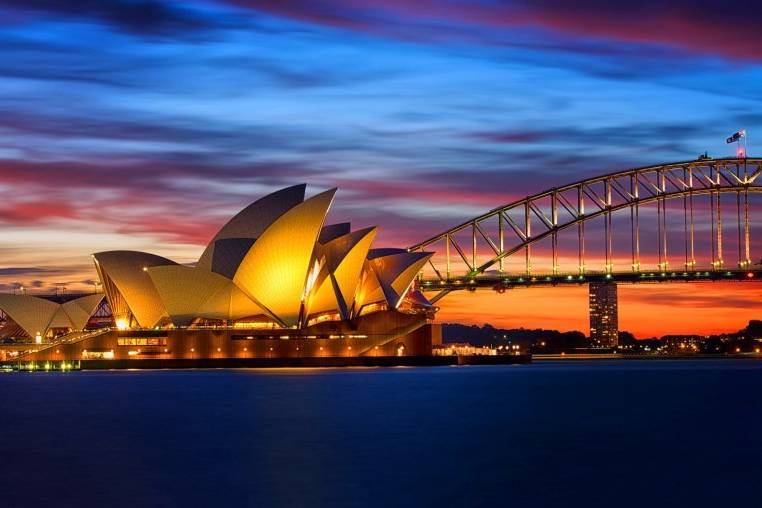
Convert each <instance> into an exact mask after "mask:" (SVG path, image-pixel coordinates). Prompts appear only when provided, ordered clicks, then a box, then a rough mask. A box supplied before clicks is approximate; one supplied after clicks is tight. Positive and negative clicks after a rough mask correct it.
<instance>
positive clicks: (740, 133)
mask: <svg viewBox="0 0 762 508" xmlns="http://www.w3.org/2000/svg"><path fill="white" fill-rule="evenodd" d="M745 137H746V129H741V130H740V131H738V132H735V133H733V135H732V136H730V137H729V138H728V139H726V140H725V142H726V143H733V142H735V141H738V140H739V139H741V138H745Z"/></svg>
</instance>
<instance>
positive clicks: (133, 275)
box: [0, 184, 430, 329]
mask: <svg viewBox="0 0 762 508" xmlns="http://www.w3.org/2000/svg"><path fill="white" fill-rule="evenodd" d="M305 189H306V185H303V184H302V185H295V186H292V187H288V188H285V189H282V190H279V191H277V192H274V193H272V194H269V195H267V196H265V197H262V198H261V199H259V200H257V201H255V202H254V203H252V204H251V205H249V206H247V207H246V208H244V209H243V210H242V211H241V212H239V213H238V214H237V215H235V216H234V217H233V218H231V219H230V220H229V221H228V222H227V223H226V224H225V225H224V226H222V228H221V229H220V230H219V231H218V232H217V234H215V235H214V237H213V238H212V239H211V241H210V242H209V244H208V245H207V246H206V248H205V249H204V250H203V253H202V254H201V257H200V258H199V259H198V262H197V263H196V264H195V266H188V265H181V264H178V263H176V262H174V261H172V260H169V259H166V258H163V257H161V256H157V255H154V254H149V253H145V252H135V251H110V252H99V253H96V254H94V255H93V258H94V261H95V267H96V271H97V273H98V276H99V277H100V279H101V282H102V284H103V290H104V293H105V296H106V298H107V300H108V303H109V305H110V307H111V310H112V313H113V316H114V320H115V323H116V326H117V328H122V329H123V328H155V327H167V326H169V327H193V326H209V325H214V326H217V325H220V326H238V325H241V326H251V327H269V328H306V327H308V326H310V325H311V324H314V323H315V322H316V321H323V320H352V319H356V318H358V317H360V316H363V315H366V314H369V313H373V312H376V311H379V310H395V309H398V308H400V305H401V303H402V301H403V300H404V299H405V298H406V297H407V296H411V292H412V291H414V288H413V286H414V284H413V283H414V280H415V277H416V275H417V274H418V273H419V272H420V270H421V268H422V267H423V265H424V263H426V262H427V261H428V259H429V257H430V254H428V253H410V252H407V251H406V250H404V249H372V246H373V242H374V240H375V238H376V233H377V229H376V228H375V227H368V228H363V229H359V230H356V231H352V230H351V228H350V224H349V223H341V224H330V225H326V224H325V220H326V215H327V214H328V211H329V209H330V207H331V204H332V202H333V199H334V195H335V193H336V189H330V190H326V191H324V192H320V193H318V194H316V195H314V196H312V197H309V198H307V199H305ZM3 296H5V297H6V298H5V299H4V300H3V299H0V309H4V310H5V307H4V306H7V307H8V310H5V312H6V313H7V314H8V315H13V314H16V315H18V316H19V318H18V320H20V321H19V322H24V323H25V324H24V325H22V326H25V327H27V328H30V327H31V328H30V329H32V328H34V329H36V327H43V322H44V321H45V320H46V319H47V322H46V323H44V324H46V325H50V323H51V322H53V321H56V320H57V319H59V318H58V317H56V316H57V314H56V313H59V310H57V309H54V308H53V307H51V306H50V305H47V304H46V303H41V302H37V301H34V302H33V303H34V304H32V301H31V300H28V301H27V303H24V302H22V301H21V300H18V301H16V300H14V301H13V302H11V301H10V300H12V298H10V297H12V296H14V295H3ZM414 296H415V297H414V298H413V297H411V298H410V299H409V301H410V302H415V304H416V305H418V306H420V305H421V304H423V305H426V303H427V302H426V300H425V298H423V296H422V295H419V294H417V293H416V294H415V295H414ZM48 303H50V304H51V305H55V304H53V303H52V302H48ZM19 308H23V309H25V310H24V311H23V312H19V310H18V309H19ZM66 310H67V309H64V311H66ZM61 312H63V311H61ZM68 312H69V313H68V314H67V316H70V317H71V315H73V314H77V313H76V311H75V310H74V309H73V308H70V309H68ZM27 315H29V316H30V317H29V318H27ZM83 315H84V314H82V315H77V317H76V319H78V321H77V322H76V323H74V322H73V321H72V322H71V324H72V328H81V327H82V326H84V324H82V323H81V321H82V316H83ZM31 316H35V317H34V319H32V317H31ZM27 319H28V321H27ZM60 319H61V322H62V323H63V318H62V317H61V318H60ZM54 324H56V323H54ZM48 327H50V326H48Z"/></svg>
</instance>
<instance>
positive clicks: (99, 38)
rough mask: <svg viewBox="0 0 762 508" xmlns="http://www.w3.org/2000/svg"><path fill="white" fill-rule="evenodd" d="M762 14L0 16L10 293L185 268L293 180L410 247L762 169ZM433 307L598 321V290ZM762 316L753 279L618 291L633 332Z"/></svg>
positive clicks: (3, 6) (335, 11)
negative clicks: (142, 269) (134, 264)
mask: <svg viewBox="0 0 762 508" xmlns="http://www.w3.org/2000/svg"><path fill="white" fill-rule="evenodd" d="M756 21H762V5H761V4H759V3H758V2H752V1H736V2H732V3H728V2H687V1H671V2H663V1H656V0H641V1H637V2H636V1H632V2H626V1H625V2H616V3H611V2H604V1H596V0H580V1H576V2H564V1H542V0H541V1H532V2H528V1H527V2H509V1H499V0H481V1H476V0H471V1H468V2H467V1H465V0H417V1H414V2H413V1H407V0H385V1H377V2H376V1H374V2H371V1H365V0H299V1H255V0H230V1H211V0H209V1H189V0H188V1H183V2H158V1H152V0H135V1H129V0H115V1H111V2H100V1H97V0H79V1H68V2H56V1H53V0H10V1H0V90H2V93H0V234H2V242H0V290H2V291H12V290H13V288H14V287H17V286H18V285H24V286H25V287H28V288H32V289H31V291H37V292H45V291H47V292H50V291H51V290H52V289H51V288H53V287H54V285H55V284H56V283H66V285H67V287H68V288H69V289H70V290H76V289H88V288H89V289H92V282H91V281H92V280H93V279H94V278H95V273H94V270H93V269H92V263H91V260H90V257H89V255H90V254H91V253H92V252H98V251H103V250H112V249H131V250H145V251H149V252H153V253H156V254H160V255H163V256H167V257H170V258H172V259H174V260H176V261H179V262H183V263H187V262H193V261H195V259H197V257H198V255H199V254H200V253H201V251H202V249H203V247H204V245H205V244H206V242H207V241H208V240H209V239H211V237H212V236H213V235H214V233H215V232H216V230H217V229H218V228H219V226H221V225H222V223H224V222H225V220H227V218H228V217H230V216H231V215H232V214H234V213H235V212H237V211H238V210H240V209H241V208H243V207H244V206H245V205H247V204H248V203H250V202H251V201H253V200H254V199H256V198H258V197H260V196H261V195H263V194H266V193H268V192H270V191H273V190H276V189H278V188H280V187H284V186H287V185H291V184H295V183H301V182H306V183H308V184H309V187H308V193H310V194H314V193H316V192H318V191H320V190H323V189H326V188H329V187H334V186H336V187H339V192H338V194H337V197H336V201H335V203H334V207H333V210H332V212H331V219H332V221H339V220H352V222H353V224H354V225H355V226H356V227H364V226H369V225H378V226H380V233H379V237H378V239H377V241H376V245H377V246H384V245H389V246H401V247H406V246H409V245H412V244H414V243H417V242H418V241H421V240H424V239H426V238H428V237H430V236H433V235H435V234H437V233H439V232H441V231H444V230H446V229H447V228H449V227H451V226H454V225H456V224H458V223H460V222H463V221H464V220H467V219H469V218H470V217H473V216H474V215H476V214H479V213H481V212H484V211H486V210H488V209H491V208H494V207H496V206H499V205H503V204H506V203H509V202H510V201H512V200H514V199H517V198H520V197H523V196H525V195H527V194H531V193H534V192H538V191H541V190H544V189H546V188H549V187H553V186H556V185H560V184H563V183H568V182H571V181H575V180H578V179H581V178H584V177H588V176H594V175H597V174H600V173H606V172H611V171H616V170H619V169H625V168H628V167H633V166H643V165H648V164H658V163H663V162H669V161H681V160H689V159H694V158H695V157H696V156H697V155H698V154H699V153H703V152H704V151H705V150H708V151H709V153H710V155H714V156H717V157H720V156H729V155H732V153H733V150H732V147H729V146H728V145H726V144H725V137H727V136H728V135H730V134H731V133H732V132H734V131H736V130H738V129H740V128H746V129H747V130H748V132H749V153H750V155H756V154H759V153H760V152H758V151H757V150H755V149H754V146H755V139H756V136H759V139H760V140H762V109H760V108H761V106H762V31H760V30H759V28H758V23H756ZM760 143H762V141H760ZM759 210H760V212H761V214H760V223H762V207H760V209H759ZM761 226H762V224H761ZM759 233H760V242H759V243H756V242H755V246H759V247H760V248H759V249H757V250H756V251H755V253H756V255H755V260H757V261H758V260H759V258H760V257H762V227H760V229H759ZM441 306H442V310H441V311H440V314H439V317H440V318H441V320H443V321H459V322H466V323H477V324H482V323H485V322H490V323H493V324H494V325H496V326H510V327H514V326H525V327H548V328H557V329H561V330H570V329H579V330H583V331H585V332H587V293H586V289H585V288H584V287H580V288H563V289H531V290H527V289H522V290H516V291H512V292H508V293H506V294H503V295H497V294H495V293H492V292H489V291H487V292H484V293H481V292H477V293H473V294H457V295H451V296H448V297H447V298H445V299H444V300H442V301H441ZM752 318H762V286H760V285H758V284H743V285H719V284H704V285H669V286H632V287H620V328H621V329H623V330H629V331H632V332H634V333H636V335H638V336H640V337H647V336H651V335H660V334H664V333H672V332H696V333H699V332H702V333H704V332H706V333H708V332H717V331H725V330H736V329H738V328H740V327H742V326H744V325H745V323H746V321H748V320H749V319H752Z"/></svg>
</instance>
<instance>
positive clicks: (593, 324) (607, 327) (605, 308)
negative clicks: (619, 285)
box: [589, 282, 619, 347]
mask: <svg viewBox="0 0 762 508" xmlns="http://www.w3.org/2000/svg"><path fill="white" fill-rule="evenodd" d="M589 303H590V305H589V307H590V339H591V340H592V341H593V344H594V345H596V346H601V347H615V346H616V345H617V344H618V343H619V319H618V316H617V289H616V283H614V282H596V283H590V285H589Z"/></svg>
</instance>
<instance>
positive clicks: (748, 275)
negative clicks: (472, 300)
mask: <svg viewBox="0 0 762 508" xmlns="http://www.w3.org/2000/svg"><path fill="white" fill-rule="evenodd" d="M721 281H725V282H762V268H760V267H754V268H751V269H731V270H709V271H699V270H696V271H666V272H662V271H658V270H656V271H641V272H612V273H608V274H607V273H605V272H597V273H585V274H584V275H580V274H532V275H516V274H507V273H506V274H483V275H478V276H476V277H467V276H463V277H454V278H451V279H449V280H441V279H439V278H435V277H424V278H421V279H419V282H418V288H419V289H420V290H421V291H426V292H428V291H443V290H446V291H455V290H462V289H466V290H470V291H473V290H476V289H480V288H481V289H484V288H489V289H494V290H496V291H498V292H502V291H504V290H506V289H511V288H515V287H536V286H564V285H567V286H575V285H581V284H588V283H590V282H616V283H623V284H647V283H652V284H658V283H667V282H721Z"/></svg>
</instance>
